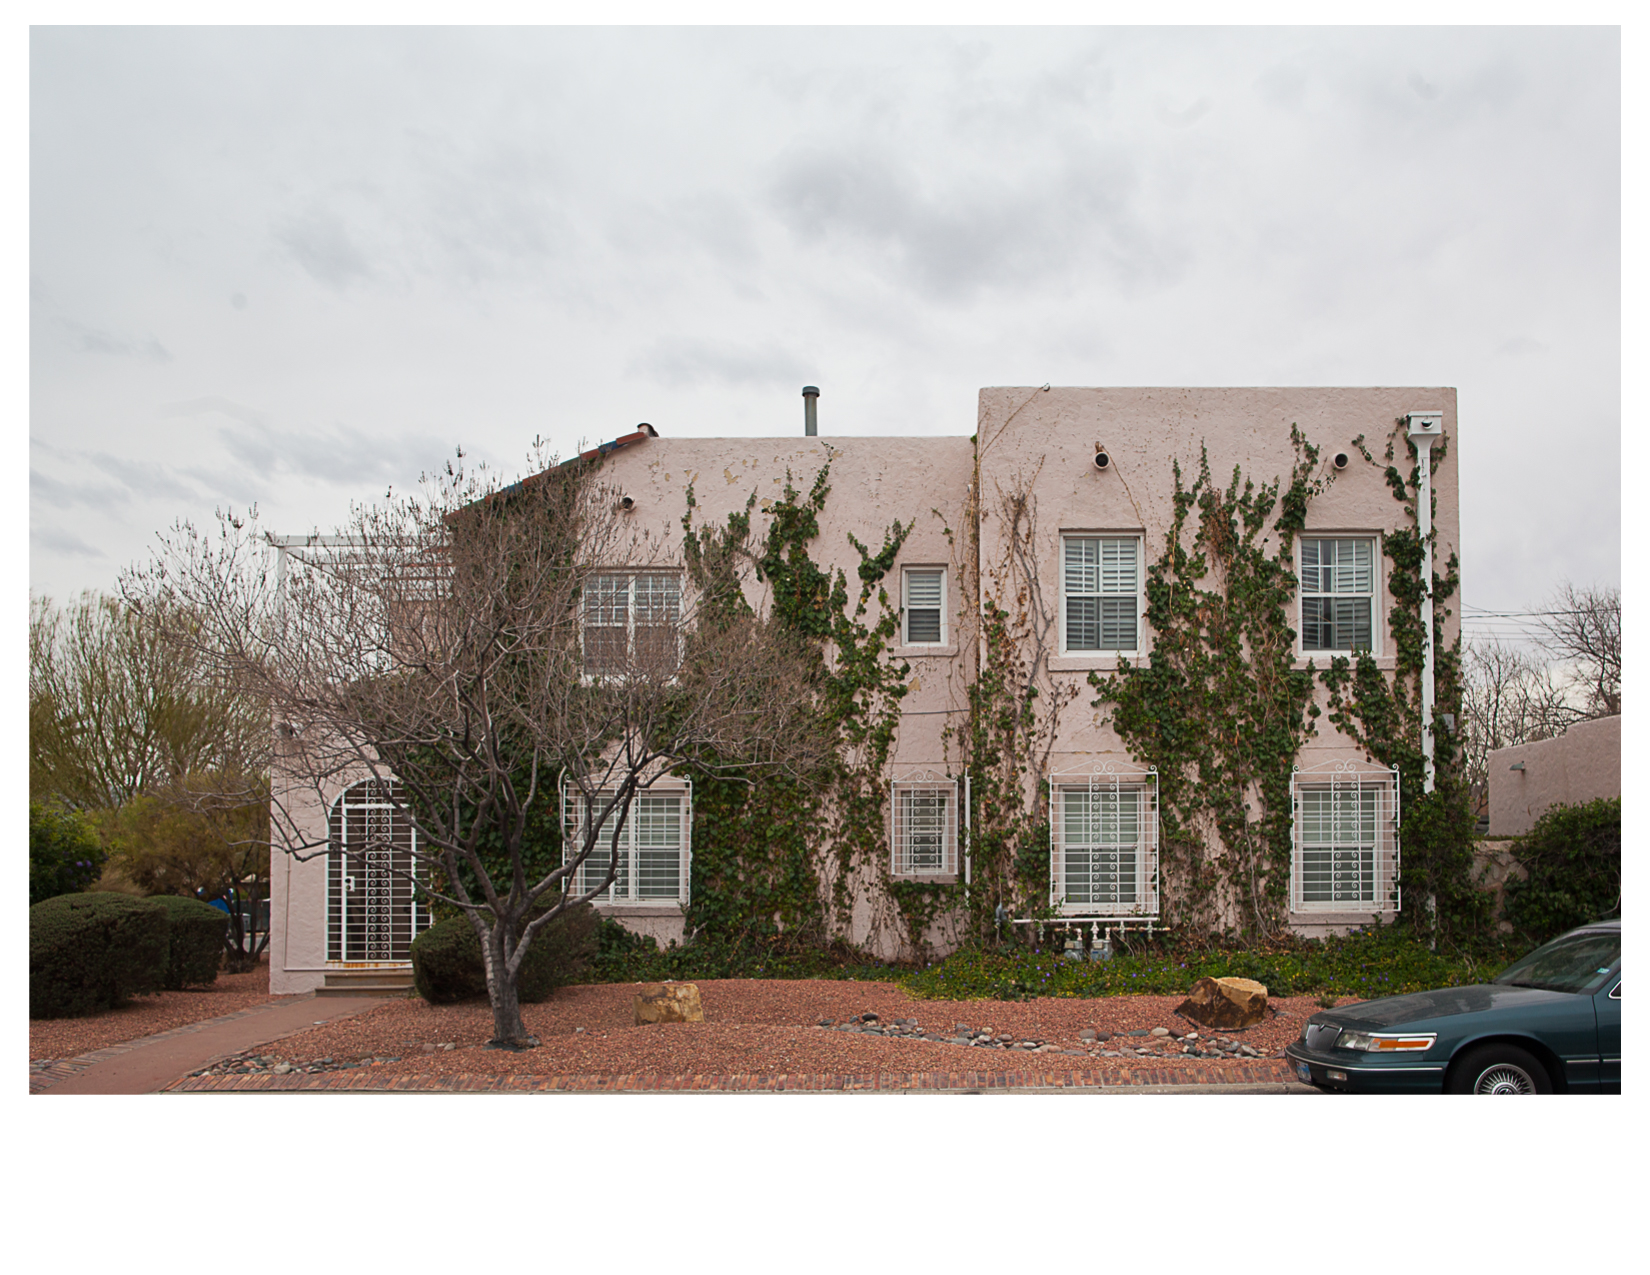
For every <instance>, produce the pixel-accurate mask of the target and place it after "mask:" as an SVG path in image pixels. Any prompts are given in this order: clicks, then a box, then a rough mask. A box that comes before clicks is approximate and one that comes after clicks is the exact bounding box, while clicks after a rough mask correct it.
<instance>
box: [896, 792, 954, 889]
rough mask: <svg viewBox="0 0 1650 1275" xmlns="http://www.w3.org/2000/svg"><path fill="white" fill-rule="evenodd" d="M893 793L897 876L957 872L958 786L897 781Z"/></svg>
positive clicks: (936, 874) (938, 874) (939, 874)
mask: <svg viewBox="0 0 1650 1275" xmlns="http://www.w3.org/2000/svg"><path fill="white" fill-rule="evenodd" d="M893 790H894V791H893V798H894V800H893V811H892V814H893V843H894V846H893V849H894V862H893V873H894V875H895V876H900V877H913V876H941V875H944V874H947V873H954V872H956V870H957V814H958V809H957V785H956V782H955V781H954V780H940V781H931V780H896V781H895V782H894V785H893Z"/></svg>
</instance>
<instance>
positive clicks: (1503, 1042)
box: [1284, 920, 1621, 1093]
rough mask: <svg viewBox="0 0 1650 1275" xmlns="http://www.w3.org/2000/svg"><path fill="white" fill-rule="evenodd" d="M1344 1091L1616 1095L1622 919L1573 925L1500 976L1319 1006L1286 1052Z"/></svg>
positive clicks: (1306, 1073)
mask: <svg viewBox="0 0 1650 1275" xmlns="http://www.w3.org/2000/svg"><path fill="white" fill-rule="evenodd" d="M1284 1052H1285V1053H1287V1054H1288V1056H1289V1059H1290V1061H1291V1062H1293V1063H1294V1065H1295V1073H1296V1074H1297V1075H1298V1076H1299V1077H1300V1078H1301V1080H1303V1081H1305V1082H1306V1083H1307V1084H1309V1085H1316V1086H1317V1087H1318V1088H1320V1089H1328V1090H1335V1091H1340V1092H1347V1093H1438V1092H1440V1091H1442V1092H1444V1093H1620V1092H1621V922H1620V921H1619V920H1614V921H1599V922H1596V923H1594V924H1592V925H1584V926H1582V927H1581V928H1580V929H1577V930H1571V931H1570V932H1569V933H1568V934H1566V935H1564V936H1563V937H1562V938H1558V939H1554V940H1553V941H1552V942H1551V943H1548V944H1547V945H1546V946H1545V947H1538V948H1537V949H1536V950H1535V951H1533V952H1531V953H1530V954H1529V955H1528V956H1526V957H1524V958H1523V959H1522V960H1520V961H1515V962H1514V963H1513V964H1512V965H1510V966H1508V967H1507V969H1506V970H1504V971H1503V972H1502V973H1501V975H1500V976H1499V977H1498V978H1497V979H1496V980H1495V981H1494V982H1493V983H1478V984H1474V985H1473V986H1471V987H1445V988H1440V989H1439V990H1438V991H1435V992H1415V993H1412V994H1411V995H1408V996H1389V997H1386V998H1385V999H1383V1000H1376V1001H1364V1002H1363V1003H1361V1004H1358V1005H1348V1006H1346V1007H1345V1008H1344V1009H1332V1010H1327V1011H1325V1012H1324V1013H1321V1014H1314V1015H1312V1017H1311V1018H1310V1019H1308V1020H1307V1023H1306V1026H1305V1027H1303V1028H1302V1029H1301V1035H1300V1039H1299V1040H1297V1041H1295V1042H1294V1043H1292V1044H1291V1045H1289V1047H1288V1048H1287V1049H1286V1050H1285V1051H1284Z"/></svg>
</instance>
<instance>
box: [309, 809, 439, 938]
mask: <svg viewBox="0 0 1650 1275" xmlns="http://www.w3.org/2000/svg"><path fill="white" fill-rule="evenodd" d="M389 797H390V790H389V787H388V785H387V784H384V783H382V782H381V781H378V780H368V781H366V782H364V783H359V784H356V785H355V786H354V787H353V788H351V789H349V790H348V791H347V792H345V793H344V795H343V796H342V797H340V798H339V800H338V803H337V805H335V806H334V807H333V812H332V820H331V824H332V827H331V834H332V851H331V853H330V854H329V855H328V856H327V959H328V960H329V961H351V962H353V961H372V962H378V961H406V960H409V959H410V948H411V946H412V941H413V939H414V937H415V936H416V935H418V934H419V933H420V932H421V931H422V930H426V929H428V928H429V925H430V916H429V911H428V909H427V908H422V907H420V906H419V904H418V898H417V893H416V891H415V890H414V889H413V883H412V870H413V848H414V836H415V834H414V832H413V829H412V826H411V825H410V824H409V823H408V822H407V820H406V818H405V817H404V816H403V815H401V814H400V813H399V812H398V811H397V809H396V807H395V805H394V804H393V803H392V802H391V801H390V799H389Z"/></svg>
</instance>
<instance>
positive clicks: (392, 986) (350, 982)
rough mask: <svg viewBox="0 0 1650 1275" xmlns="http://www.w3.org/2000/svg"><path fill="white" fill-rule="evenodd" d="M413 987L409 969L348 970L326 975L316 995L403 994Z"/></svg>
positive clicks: (316, 990)
mask: <svg viewBox="0 0 1650 1275" xmlns="http://www.w3.org/2000/svg"><path fill="white" fill-rule="evenodd" d="M412 989H413V976H412V971H411V970H361V971H359V972H357V971H354V970H350V971H345V972H342V973H338V974H328V975H326V979H325V982H323V983H322V985H321V986H320V987H317V988H316V989H315V994H316V995H317V996H404V995H406V994H407V993H408V992H410V991H412Z"/></svg>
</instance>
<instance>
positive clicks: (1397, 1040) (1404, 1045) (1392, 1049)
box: [1335, 1032, 1438, 1054]
mask: <svg viewBox="0 0 1650 1275" xmlns="http://www.w3.org/2000/svg"><path fill="white" fill-rule="evenodd" d="M1437 1039H1438V1033H1437V1032H1425V1033H1417V1034H1413V1035H1403V1036H1398V1035H1387V1034H1383V1033H1381V1032H1342V1033H1341V1035H1340V1039H1339V1040H1337V1041H1336V1042H1335V1048H1336V1049H1355V1050H1358V1051H1360V1052H1361V1053H1366V1054H1391V1053H1422V1052H1425V1051H1426V1050H1428V1049H1431V1048H1432V1046H1433V1044H1434V1043H1435V1042H1436V1041H1437Z"/></svg>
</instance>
